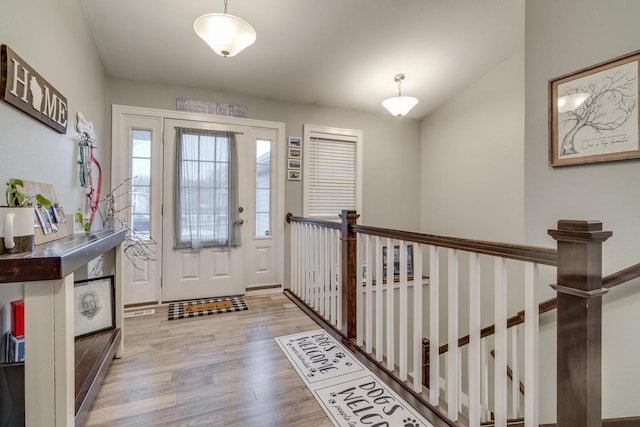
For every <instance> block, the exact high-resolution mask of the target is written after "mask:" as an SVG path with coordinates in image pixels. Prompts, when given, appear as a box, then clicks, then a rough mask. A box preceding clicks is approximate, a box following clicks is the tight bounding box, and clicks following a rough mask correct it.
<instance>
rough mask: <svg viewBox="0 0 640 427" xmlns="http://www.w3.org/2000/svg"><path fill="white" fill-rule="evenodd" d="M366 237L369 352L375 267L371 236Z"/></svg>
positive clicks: (366, 334)
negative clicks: (372, 256)
mask: <svg viewBox="0 0 640 427" xmlns="http://www.w3.org/2000/svg"><path fill="white" fill-rule="evenodd" d="M364 237H365V241H364V243H365V266H366V267H365V268H366V269H367V271H366V275H367V276H366V281H367V286H366V288H365V292H366V295H365V297H366V301H365V304H366V305H365V307H366V308H365V310H366V323H365V331H366V332H365V344H366V350H367V353H371V351H372V349H373V303H372V299H373V280H372V278H371V276H373V268H372V266H373V265H372V264H371V253H372V251H371V236H369V235H368V234H367V235H365V236H364Z"/></svg>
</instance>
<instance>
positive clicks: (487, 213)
mask: <svg viewBox="0 0 640 427" xmlns="http://www.w3.org/2000/svg"><path fill="white" fill-rule="evenodd" d="M523 134H524V54H523V53H522V52H521V53H519V54H517V55H515V56H513V57H511V58H509V59H508V60H506V61H505V62H504V63H502V64H501V65H499V66H498V67H496V68H495V69H494V70H492V71H491V72H489V73H488V74H486V75H485V76H483V77H482V78H480V79H479V80H478V81H476V82H475V83H473V85H471V86H470V87H468V88H466V89H465V90H464V91H463V92H461V93H460V94H458V95H457V96H455V97H454V98H451V99H450V100H448V101H447V102H446V103H445V104H443V105H442V106H440V107H439V108H438V109H437V110H435V111H434V112H432V113H431V114H429V115H428V116H427V117H425V118H424V119H423V120H422V122H421V140H422V143H421V165H422V167H421V178H420V181H421V182H422V192H421V208H422V210H421V224H420V226H421V229H422V230H423V231H424V232H427V233H433V234H442V235H447V236H456V237H464V238H475V239H482V240H492V241H505V242H507V241H508V242H512V243H521V242H522V240H523V235H524V232H523V226H524V190H523V189H524V167H523V162H524V159H523Z"/></svg>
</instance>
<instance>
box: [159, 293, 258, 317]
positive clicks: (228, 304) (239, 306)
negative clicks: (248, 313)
mask: <svg viewBox="0 0 640 427" xmlns="http://www.w3.org/2000/svg"><path fill="white" fill-rule="evenodd" d="M248 309H249V307H247V304H246V303H245V302H244V299H243V298H242V297H239V296H235V297H217V298H206V299H198V300H193V301H182V302H173V303H171V304H169V320H175V319H185V318H189V317H198V316H206V315H208V314H217V313H230V312H232V311H243V310H248Z"/></svg>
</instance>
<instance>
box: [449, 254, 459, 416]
mask: <svg viewBox="0 0 640 427" xmlns="http://www.w3.org/2000/svg"><path fill="white" fill-rule="evenodd" d="M447 276H448V278H449V280H448V282H447V284H448V295H447V297H448V298H447V304H448V305H447V306H448V310H449V314H448V326H449V327H448V332H449V340H448V344H449V345H448V347H449V351H448V352H447V353H448V366H447V368H448V369H447V406H448V408H449V411H448V415H449V419H450V420H451V421H457V420H458V399H459V396H458V392H459V391H458V353H459V349H458V334H459V330H458V251H457V250H455V249H449V262H448V274H447Z"/></svg>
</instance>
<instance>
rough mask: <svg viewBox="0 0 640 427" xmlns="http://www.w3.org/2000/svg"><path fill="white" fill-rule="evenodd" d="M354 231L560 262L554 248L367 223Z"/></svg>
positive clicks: (548, 261) (503, 255) (470, 250)
mask: <svg viewBox="0 0 640 427" xmlns="http://www.w3.org/2000/svg"><path fill="white" fill-rule="evenodd" d="M353 231H355V232H356V233H360V234H370V235H374V236H380V237H387V238H390V239H397V240H406V241H409V242H415V243H422V244H425V245H432V246H442V247H445V248H450V249H459V250H462V251H467V252H475V253H479V254H484V255H492V256H499V257H503V258H509V259H516V260H519V261H529V262H533V263H536V264H545V265H551V266H556V265H557V262H558V258H557V251H556V250H555V249H553V248H543V247H538V246H525V245H514V244H508V243H497V242H488V241H483V240H470V239H461V238H457V237H447V236H438V235H435V234H423V233H415V232H412V231H401V230H392V229H388V228H378V227H369V226H366V225H354V226H353Z"/></svg>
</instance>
